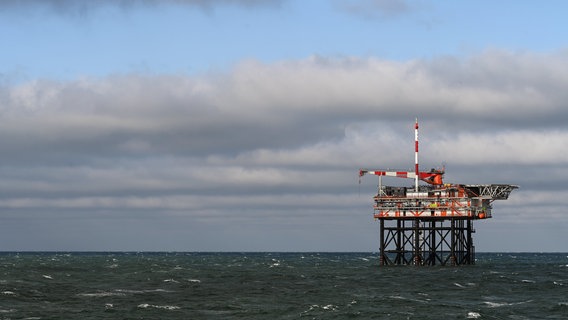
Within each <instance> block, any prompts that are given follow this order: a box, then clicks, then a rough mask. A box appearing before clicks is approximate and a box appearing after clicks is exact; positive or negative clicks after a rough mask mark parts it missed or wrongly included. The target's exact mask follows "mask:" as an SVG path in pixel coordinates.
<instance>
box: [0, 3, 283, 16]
mask: <svg viewBox="0 0 568 320" xmlns="http://www.w3.org/2000/svg"><path fill="white" fill-rule="evenodd" d="M285 1H286V0H274V1H262V0H96V1H81V0H79V1H74V0H26V1H17V0H7V1H2V2H1V3H0V11H2V10H11V11H13V10H26V11H29V9H41V10H49V11H50V12H52V13H56V14H61V15H64V16H71V17H86V16H89V15H90V14H91V13H93V12H95V11H97V10H100V9H103V8H109V7H112V8H119V9H121V10H124V11H128V10H135V9H139V8H148V7H160V6H185V7H193V8H199V9H202V10H206V11H211V10H214V9H215V8H216V7H219V6H235V7H240V8H244V9H251V8H270V7H279V6H280V5H281V4H282V3H283V2H285Z"/></svg>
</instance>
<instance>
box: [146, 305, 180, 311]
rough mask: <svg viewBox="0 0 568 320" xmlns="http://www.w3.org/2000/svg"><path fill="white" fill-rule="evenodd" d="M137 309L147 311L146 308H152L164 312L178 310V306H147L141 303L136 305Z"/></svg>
mask: <svg viewBox="0 0 568 320" xmlns="http://www.w3.org/2000/svg"><path fill="white" fill-rule="evenodd" d="M138 308H141V309H148V308H153V309H164V310H178V309H179V307H178V306H168V305H165V306H158V305H154V304H148V303H141V304H139V305H138Z"/></svg>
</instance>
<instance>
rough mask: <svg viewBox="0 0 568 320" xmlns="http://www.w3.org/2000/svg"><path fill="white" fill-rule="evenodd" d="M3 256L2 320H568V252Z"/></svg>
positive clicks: (0, 279) (0, 256)
mask: <svg viewBox="0 0 568 320" xmlns="http://www.w3.org/2000/svg"><path fill="white" fill-rule="evenodd" d="M476 258H477V262H476V264H475V265H472V266H460V267H448V266H446V267H440V266H438V267H414V266H395V267H393V266H389V267H380V266H379V261H378V258H377V254H375V253H0V319H300V318H302V319H568V254H566V253H510V254H509V253H477V255H476Z"/></svg>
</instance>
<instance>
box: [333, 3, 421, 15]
mask: <svg viewBox="0 0 568 320" xmlns="http://www.w3.org/2000/svg"><path fill="white" fill-rule="evenodd" d="M334 4H335V6H336V7H337V8H338V9H339V10H341V11H343V12H346V13H348V14H351V15H354V16H358V17H362V18H365V19H375V18H380V19H385V18H387V19H388V18H393V17H398V16H401V15H404V14H407V13H409V12H411V11H412V10H414V8H413V5H411V4H409V3H408V1H407V0H335V1H334Z"/></svg>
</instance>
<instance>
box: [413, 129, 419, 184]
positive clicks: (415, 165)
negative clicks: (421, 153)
mask: <svg viewBox="0 0 568 320" xmlns="http://www.w3.org/2000/svg"><path fill="white" fill-rule="evenodd" d="M414 172H415V174H416V177H414V191H415V192H418V178H419V177H420V170H419V169H418V118H416V123H415V124H414Z"/></svg>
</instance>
